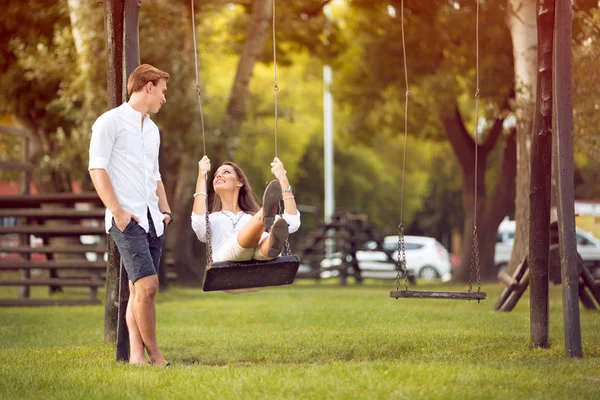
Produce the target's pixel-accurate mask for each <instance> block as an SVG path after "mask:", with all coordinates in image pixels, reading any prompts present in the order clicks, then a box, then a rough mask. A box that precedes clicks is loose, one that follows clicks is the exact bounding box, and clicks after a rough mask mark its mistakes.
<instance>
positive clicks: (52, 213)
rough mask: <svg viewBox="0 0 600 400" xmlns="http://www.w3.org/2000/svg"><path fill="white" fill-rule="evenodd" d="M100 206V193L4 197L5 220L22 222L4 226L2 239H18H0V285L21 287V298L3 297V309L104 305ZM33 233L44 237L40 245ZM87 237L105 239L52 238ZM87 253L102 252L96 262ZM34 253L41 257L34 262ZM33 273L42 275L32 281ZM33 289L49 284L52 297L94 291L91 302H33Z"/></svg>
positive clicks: (0, 200)
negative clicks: (66, 289) (68, 291)
mask: <svg viewBox="0 0 600 400" xmlns="http://www.w3.org/2000/svg"><path fill="white" fill-rule="evenodd" d="M82 205H83V206H84V209H81V206H82ZM101 205H102V203H101V201H100V199H99V198H98V196H97V195H96V193H80V194H71V193H60V194H44V195H9V196H0V219H1V220H3V221H7V220H10V219H12V220H13V221H18V222H17V223H16V224H8V226H7V225H6V224H5V225H3V226H0V238H6V237H13V238H14V237H15V236H16V237H18V240H17V241H16V242H13V243H5V242H6V241H5V240H3V241H0V255H4V257H3V259H2V261H1V262H0V286H18V287H20V288H21V289H20V292H19V297H18V298H16V299H12V298H0V306H27V305H81V304H99V303H100V300H99V299H98V288H99V287H101V286H104V280H103V277H104V274H105V271H106V262H105V261H104V253H106V251H107V245H106V240H105V237H106V234H105V231H104V208H102V207H101ZM48 206H50V207H51V208H47V207H48ZM52 206H54V207H52ZM77 206H79V207H77ZM83 221H87V222H88V223H87V224H85V223H84V222H83ZM90 221H95V222H90ZM32 235H33V236H35V237H37V238H40V239H41V244H42V245H41V246H34V245H33V243H32V241H31V239H30V238H31V236H32ZM83 235H92V236H100V237H101V238H102V239H103V240H101V241H100V243H95V244H87V245H86V244H81V243H77V244H53V243H51V242H52V239H53V238H79V237H81V236H83ZM15 243H16V244H15ZM86 253H95V254H97V261H88V260H87V258H86V257H85V254H86ZM8 255H11V257H8ZM33 255H38V257H37V258H38V259H37V260H35V259H32V258H33V257H32V256H33ZM15 256H16V257H15ZM77 256H79V257H77ZM74 257H75V258H74ZM15 271H19V276H18V277H14V276H13V275H14V272H15ZM59 271H60V274H59ZM32 272H37V273H38V275H39V276H35V277H33V276H32V275H33V274H32ZM59 275H60V276H59ZM31 286H47V287H48V288H49V291H50V295H51V296H52V295H53V294H55V293H57V292H59V291H62V288H63V287H83V288H88V289H89V293H88V297H87V298H77V299H72V298H69V299H66V298H48V299H35V298H31V291H30V287H31Z"/></svg>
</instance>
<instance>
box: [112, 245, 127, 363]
mask: <svg viewBox="0 0 600 400" xmlns="http://www.w3.org/2000/svg"><path fill="white" fill-rule="evenodd" d="M113 243H114V242H113ZM114 247H115V248H116V245H115V246H114ZM119 260H120V263H119V264H120V265H119V312H118V317H117V354H116V359H117V361H125V362H127V361H129V351H130V347H129V329H128V328H127V320H126V319H125V313H126V311H127V303H128V302H129V280H128V279H127V273H126V272H125V268H123V261H122V260H121V258H120V257H119Z"/></svg>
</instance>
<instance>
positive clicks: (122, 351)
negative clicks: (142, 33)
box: [116, 0, 140, 361]
mask: <svg viewBox="0 0 600 400" xmlns="http://www.w3.org/2000/svg"><path fill="white" fill-rule="evenodd" d="M139 5H140V2H139V0H125V3H124V12H123V14H124V32H125V37H124V43H125V49H124V50H125V82H127V79H128V78H129V75H130V74H131V72H133V70H134V69H135V68H136V67H137V66H138V65H140V46H139V41H138V37H139V27H138V13H139ZM124 86H125V87H126V86H127V85H126V84H125V85H124ZM119 277H120V278H119V307H118V316H117V327H118V329H117V354H116V358H117V361H128V360H129V331H128V329H127V322H126V320H125V314H126V312H127V302H128V301H129V281H128V279H127V273H126V272H125V269H124V268H123V263H122V262H121V263H120V267H119Z"/></svg>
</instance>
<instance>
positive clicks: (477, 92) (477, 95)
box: [475, 88, 479, 98]
mask: <svg viewBox="0 0 600 400" xmlns="http://www.w3.org/2000/svg"><path fill="white" fill-rule="evenodd" d="M475 97H477V98H479V88H477V90H476V91H475Z"/></svg>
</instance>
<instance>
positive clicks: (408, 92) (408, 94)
mask: <svg viewBox="0 0 600 400" xmlns="http://www.w3.org/2000/svg"><path fill="white" fill-rule="evenodd" d="M404 95H405V96H406V98H407V99H408V98H409V97H410V90H407V91H406V93H405V94H404Z"/></svg>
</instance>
